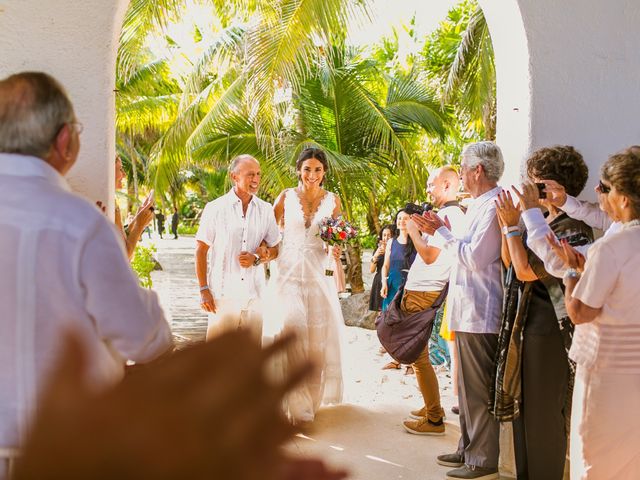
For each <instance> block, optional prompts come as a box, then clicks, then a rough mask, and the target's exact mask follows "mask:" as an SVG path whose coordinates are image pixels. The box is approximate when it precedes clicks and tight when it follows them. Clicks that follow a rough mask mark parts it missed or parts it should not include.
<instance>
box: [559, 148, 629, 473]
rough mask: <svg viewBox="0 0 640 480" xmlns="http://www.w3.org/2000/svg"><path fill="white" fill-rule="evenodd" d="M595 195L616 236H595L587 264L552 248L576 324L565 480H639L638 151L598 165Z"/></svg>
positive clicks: (563, 249)
mask: <svg viewBox="0 0 640 480" xmlns="http://www.w3.org/2000/svg"><path fill="white" fill-rule="evenodd" d="M601 177H602V179H601V181H600V184H599V187H598V188H599V191H600V192H601V193H602V194H603V195H606V202H607V203H608V211H609V212H610V214H611V216H612V218H613V219H614V220H615V221H618V222H622V227H621V229H620V231H618V232H616V233H614V234H609V235H606V236H605V237H604V238H601V239H600V240H598V241H597V242H596V243H594V244H593V246H592V247H591V248H590V249H589V251H588V259H587V261H586V264H585V263H584V259H583V258H582V257H580V255H579V254H577V253H576V252H575V251H574V250H572V249H571V248H570V247H568V246H567V245H562V247H560V246H558V245H557V244H555V242H553V243H554V248H555V250H556V251H557V252H558V253H559V254H560V255H561V256H563V257H564V259H565V262H566V263H567V265H568V266H569V267H571V268H570V269H569V270H568V271H567V273H566V274H565V277H564V281H565V285H566V287H567V289H566V294H565V302H566V306H567V313H568V314H569V317H570V318H571V320H572V321H573V322H574V323H575V324H576V328H575V333H574V337H573V343H572V346H571V351H570V352H569V356H570V357H571V358H572V359H573V360H574V361H575V362H576V363H577V372H576V382H575V387H574V391H573V411H572V417H571V479H572V480H592V479H593V480H600V479H605V478H607V479H608V478H611V479H613V478H615V479H616V480H632V479H633V480H636V479H638V478H640V433H639V432H640V416H638V414H637V409H638V405H640V348H639V347H640V316H639V315H638V298H640V249H639V248H638V247H639V246H640V146H636V147H631V148H629V149H627V150H625V151H623V152H620V153H618V154H616V155H613V156H612V157H610V158H609V160H608V161H607V162H606V163H605V164H604V166H603V167H602V175H601Z"/></svg>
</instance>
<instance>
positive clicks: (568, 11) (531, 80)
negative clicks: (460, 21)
mask: <svg viewBox="0 0 640 480" xmlns="http://www.w3.org/2000/svg"><path fill="white" fill-rule="evenodd" d="M516 3H517V5H516ZM480 4H481V5H482V7H483V8H484V9H485V13H486V15H487V21H488V22H489V27H490V29H491V34H492V37H494V46H495V49H496V66H497V69H498V142H499V143H500V144H501V145H502V146H503V147H504V149H505V151H506V154H507V155H506V156H507V157H508V158H509V159H511V160H516V159H518V156H519V155H520V159H524V158H525V156H526V153H528V152H531V151H533V150H535V149H536V148H540V147H543V146H548V145H554V144H569V145H573V146H575V147H576V148H577V149H578V150H579V151H580V152H581V153H582V154H583V156H584V157H585V160H586V162H587V164H588V165H589V169H590V179H589V183H588V184H587V188H585V191H584V192H583V195H582V196H583V197H585V198H588V199H592V200H593V199H594V198H595V195H594V193H593V186H594V185H595V184H596V183H597V180H598V176H599V169H600V166H601V165H602V163H603V162H604V161H605V160H606V158H607V156H608V155H609V154H611V153H614V152H616V151H618V150H620V149H622V148H624V147H626V146H629V145H631V144H638V143H640V121H638V112H639V111H640V88H639V87H640V51H639V50H638V49H639V47H640V28H639V26H640V3H638V1H637V0H562V1H558V0H517V2H514V1H513V0H512V1H511V2H507V1H505V0H480ZM514 9H518V10H519V11H520V15H521V19H522V20H521V21H522V26H523V27H524V32H526V39H524V41H523V39H522V37H521V31H520V28H519V26H518V25H517V24H518V23H519V22H517V20H516V17H517V15H514V12H513V10H514ZM509 29H511V30H512V32H511V33H509V32H508V30H509ZM523 44H526V46H527V49H526V50H528V53H527V51H526V50H525V51H524V52H523V51H522V46H523ZM525 59H526V61H527V62H528V66H527V67H526V68H525V67H524V66H523V61H524V60H525ZM527 89H528V90H529V92H528V98H527V93H526V90H527ZM527 102H528V103H529V107H528V108H530V115H531V116H530V120H527V119H526V116H525V115H521V113H522V112H523V110H522V106H523V105H524V106H525V109H526V108H527V107H526V103H527ZM517 107H519V108H520V110H519V113H515V111H513V108H517ZM527 124H528V125H527ZM527 130H528V132H527V133H525V131H527ZM519 152H520V153H519ZM512 175H513V172H509V176H512ZM505 183H506V182H505Z"/></svg>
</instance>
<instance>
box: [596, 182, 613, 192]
mask: <svg viewBox="0 0 640 480" xmlns="http://www.w3.org/2000/svg"><path fill="white" fill-rule="evenodd" d="M597 189H598V191H599V192H600V193H602V194H605V195H606V194H607V193H609V192H610V191H611V186H607V185H605V184H604V183H602V180H600V181H599V182H598V186H597Z"/></svg>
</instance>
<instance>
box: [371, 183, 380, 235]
mask: <svg viewBox="0 0 640 480" xmlns="http://www.w3.org/2000/svg"><path fill="white" fill-rule="evenodd" d="M369 215H370V216H371V225H369V229H370V230H371V232H370V233H372V234H373V235H377V234H378V232H379V231H380V228H381V226H380V209H379V208H378V204H377V203H376V199H375V197H374V195H373V192H369Z"/></svg>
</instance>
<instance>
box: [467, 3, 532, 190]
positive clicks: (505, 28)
mask: <svg viewBox="0 0 640 480" xmlns="http://www.w3.org/2000/svg"><path fill="white" fill-rule="evenodd" d="M479 3H480V6H481V7H482V9H483V12H484V15H485V18H486V20H487V25H489V32H490V34H491V40H492V42H493V49H494V55H495V61H496V93H497V96H498V105H497V110H498V112H497V113H498V114H497V123H496V127H497V131H496V143H497V144H498V145H499V146H500V148H501V149H502V153H503V155H504V159H505V172H504V175H503V177H502V180H501V181H500V184H501V185H503V186H505V187H508V186H509V185H511V184H514V183H517V182H518V181H519V180H520V171H521V165H522V160H523V159H525V158H526V156H527V153H528V152H529V149H530V145H531V143H532V139H531V124H530V112H531V91H530V86H531V81H530V78H529V75H530V69H529V51H528V48H529V46H528V44H527V37H526V33H525V26H524V24H523V22H522V15H521V14H520V9H519V8H518V4H517V2H515V1H513V0H509V1H505V0H480V2H479Z"/></svg>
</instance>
